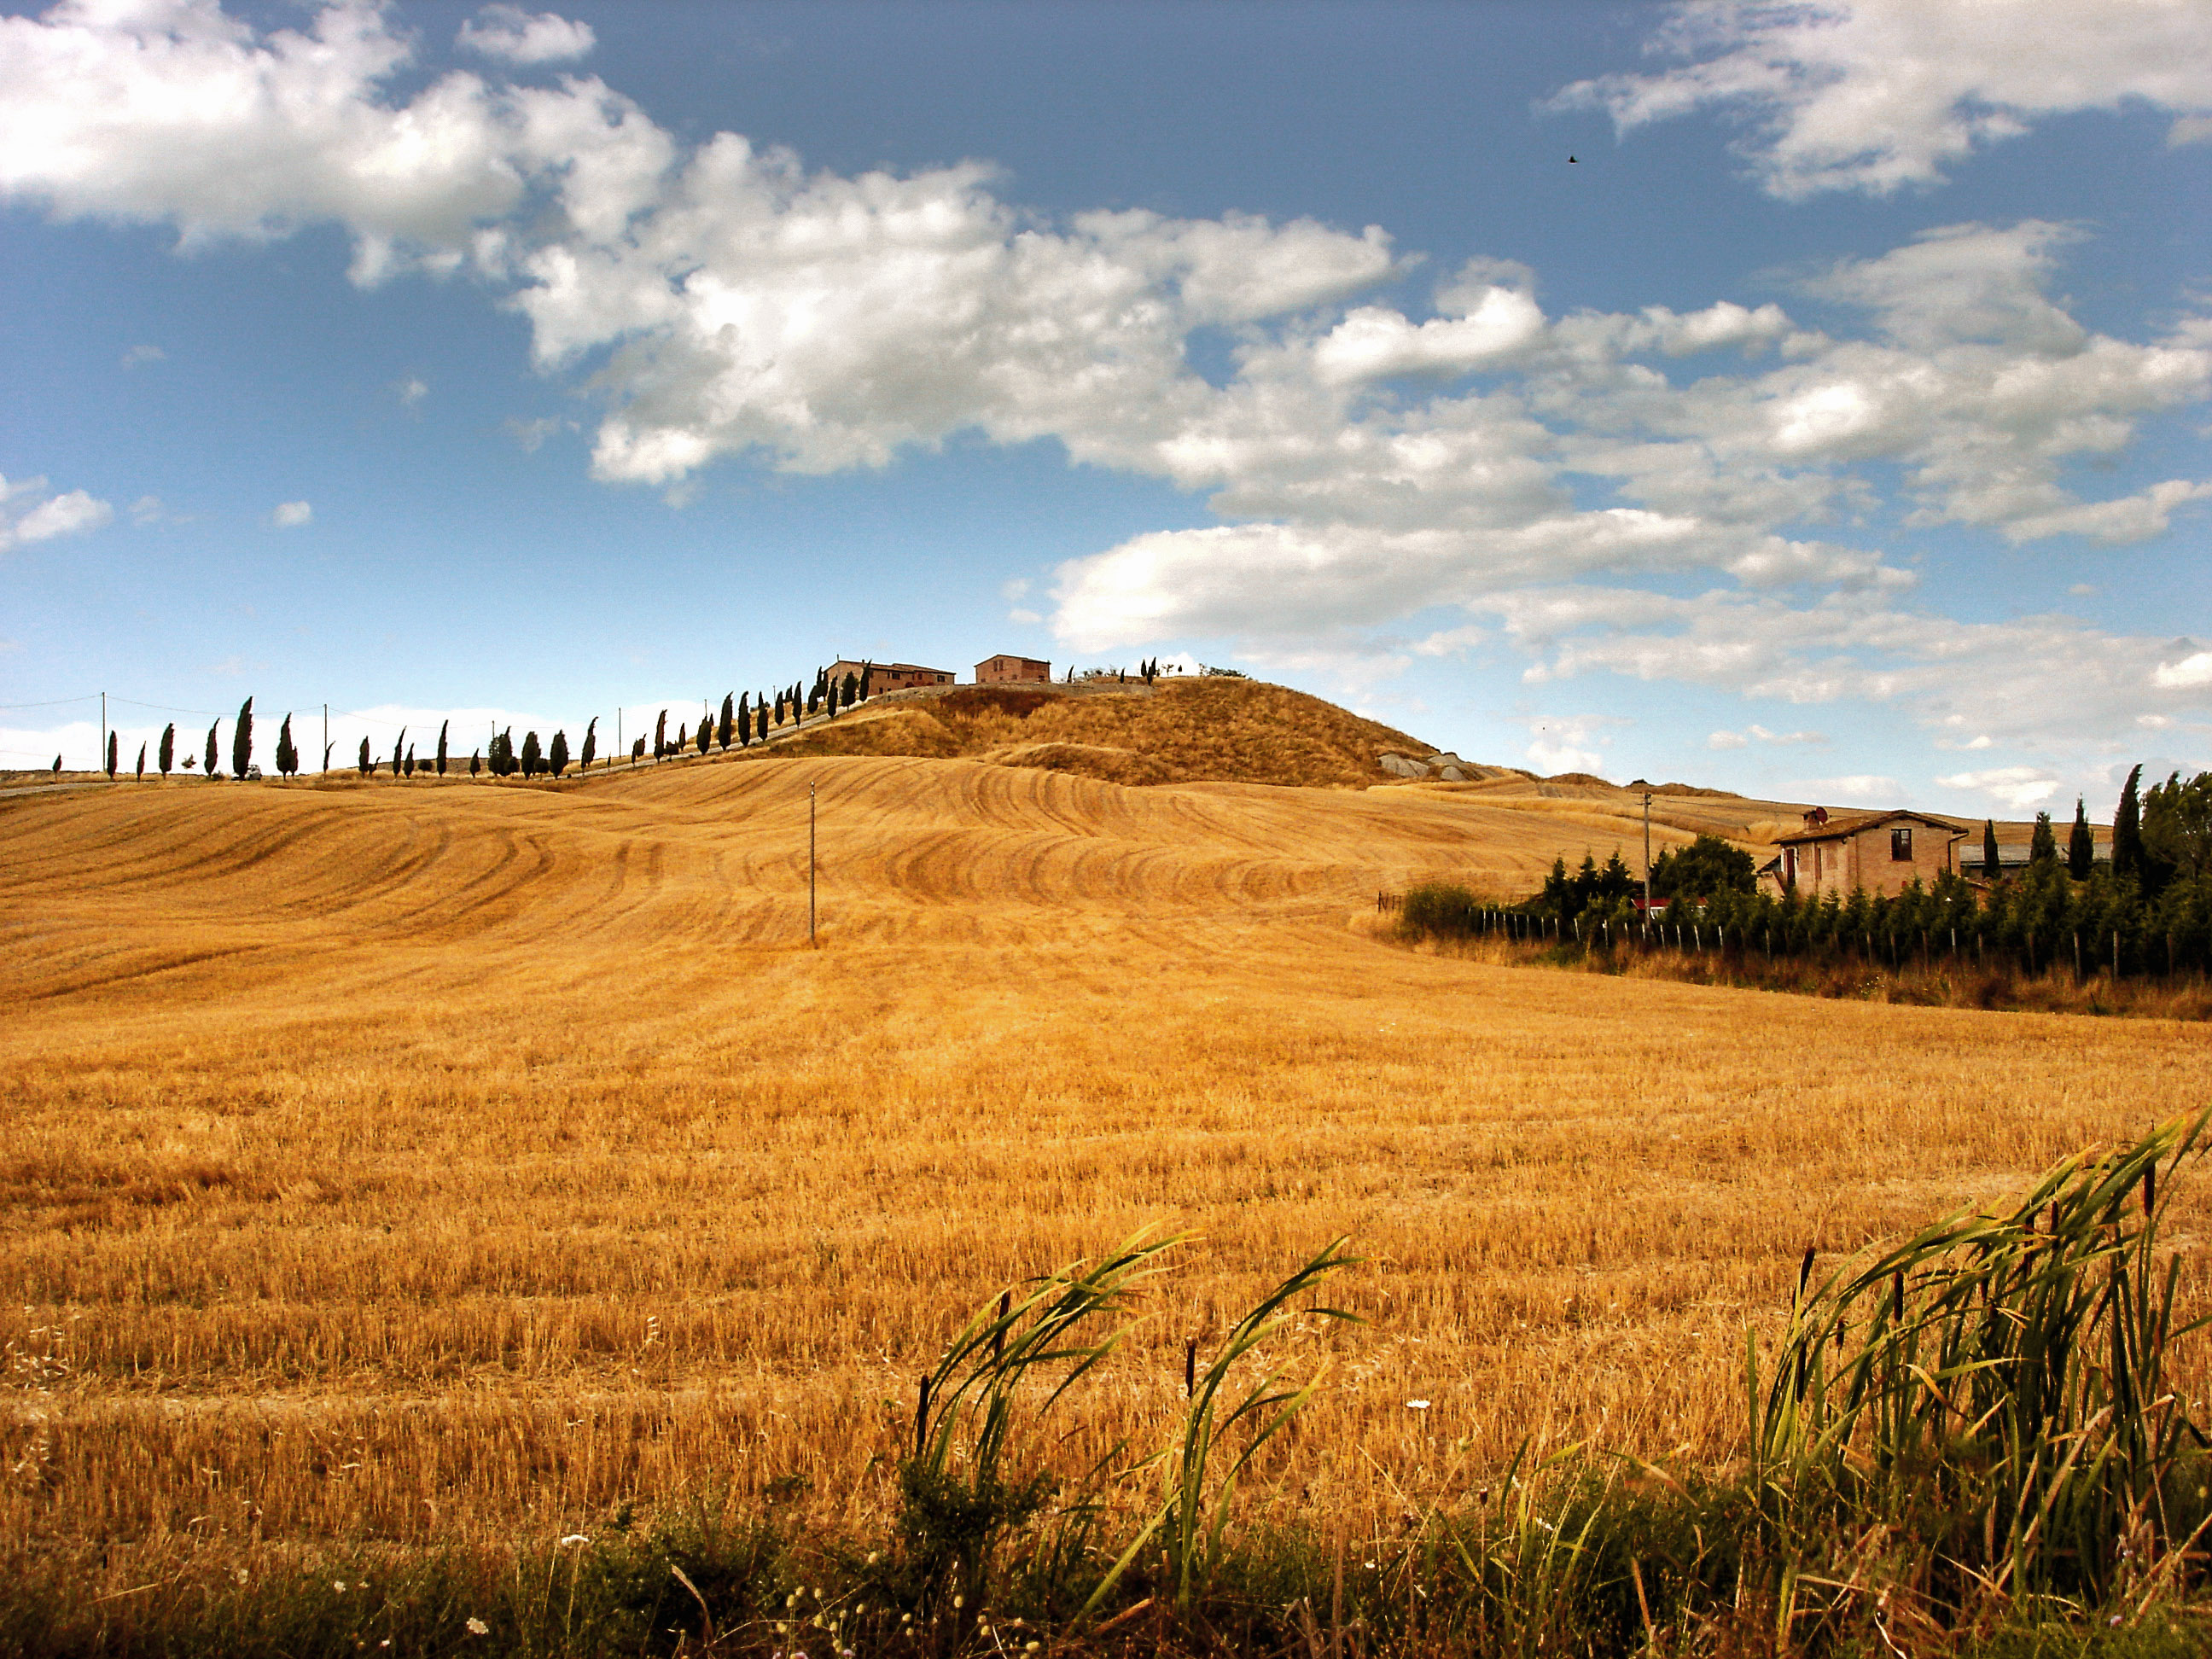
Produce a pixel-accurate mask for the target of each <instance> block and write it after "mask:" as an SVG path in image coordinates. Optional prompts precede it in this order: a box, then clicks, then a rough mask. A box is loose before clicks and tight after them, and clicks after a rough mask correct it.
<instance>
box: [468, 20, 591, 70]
mask: <svg viewBox="0 0 2212 1659" xmlns="http://www.w3.org/2000/svg"><path fill="white" fill-rule="evenodd" d="M456 44H457V45H459V46H465V47H466V48H468V49H469V50H470V51H471V52H480V53H482V54H483V56H484V57H486V58H497V59H499V60H500V61H501V62H502V63H507V64H560V63H566V62H568V61H569V60H571V59H573V58H581V57H584V56H585V55H586V54H587V53H588V52H590V51H591V50H592V47H593V46H596V45H598V44H599V37H598V36H597V35H596V34H594V33H592V26H591V25H590V24H589V23H578V22H573V21H570V20H569V19H568V18H566V17H561V16H557V15H555V14H554V13H552V12H550V11H541V12H538V14H536V15H532V14H531V13H529V12H526V11H525V10H523V9H522V8H521V7H520V6H513V5H493V6H486V7H485V8H484V9H483V10H482V11H480V12H478V13H477V15H475V16H474V17H472V18H471V19H470V20H469V21H467V22H465V23H464V24H462V25H461V32H460V34H459V37H457V40H456Z"/></svg>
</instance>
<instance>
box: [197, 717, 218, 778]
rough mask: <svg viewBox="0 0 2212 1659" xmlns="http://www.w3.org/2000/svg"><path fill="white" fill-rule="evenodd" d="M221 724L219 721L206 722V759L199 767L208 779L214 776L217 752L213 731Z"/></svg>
mask: <svg viewBox="0 0 2212 1659" xmlns="http://www.w3.org/2000/svg"><path fill="white" fill-rule="evenodd" d="M220 725H222V721H221V720H210V721H209V722H208V744H207V758H206V759H205V760H204V761H203V762H202V763H201V765H202V766H203V767H204V769H206V772H207V775H209V776H210V777H213V776H215V775H216V771H215V767H216V754H217V752H218V750H216V746H215V729H216V726H220Z"/></svg>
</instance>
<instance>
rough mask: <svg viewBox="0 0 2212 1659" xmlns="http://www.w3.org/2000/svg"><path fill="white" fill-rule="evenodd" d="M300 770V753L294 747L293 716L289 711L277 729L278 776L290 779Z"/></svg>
mask: <svg viewBox="0 0 2212 1659" xmlns="http://www.w3.org/2000/svg"><path fill="white" fill-rule="evenodd" d="M299 769H300V751H299V750H296V749H295V748H294V747H293V746H292V716H291V714H290V713H289V711H288V712H287V713H286V714H285V716H284V721H283V725H281V726H278V727H277V728H276V775H277V776H278V777H280V778H289V777H290V776H291V775H292V774H293V773H295V772H296V771H298V770H299Z"/></svg>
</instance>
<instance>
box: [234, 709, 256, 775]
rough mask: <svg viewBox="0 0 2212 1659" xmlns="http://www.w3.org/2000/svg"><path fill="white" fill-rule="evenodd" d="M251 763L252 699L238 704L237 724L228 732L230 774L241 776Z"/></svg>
mask: <svg viewBox="0 0 2212 1659" xmlns="http://www.w3.org/2000/svg"><path fill="white" fill-rule="evenodd" d="M252 764H253V699H252V698H251V697H248V698H247V699H246V701H245V702H242V703H240V704H239V705H238V724H237V725H236V726H234V727H233V728H232V729H231V733H230V775H231V776H233V777H234V778H242V777H244V776H245V775H246V768H247V767H249V766H251V765H252Z"/></svg>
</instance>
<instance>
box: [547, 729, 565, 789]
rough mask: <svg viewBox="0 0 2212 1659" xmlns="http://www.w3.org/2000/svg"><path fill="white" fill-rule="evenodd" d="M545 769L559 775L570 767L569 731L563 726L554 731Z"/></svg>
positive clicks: (556, 775)
mask: <svg viewBox="0 0 2212 1659" xmlns="http://www.w3.org/2000/svg"><path fill="white" fill-rule="evenodd" d="M545 763H546V765H545V769H546V770H547V771H549V772H550V773H552V775H554V776H555V777H556V778H557V777H559V776H560V775H562V773H563V772H565V771H567V770H568V728H567V727H565V726H563V727H562V728H561V729H559V730H557V731H556V732H554V733H553V748H552V751H551V752H550V753H549V754H548V755H547V756H546V757H545Z"/></svg>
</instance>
